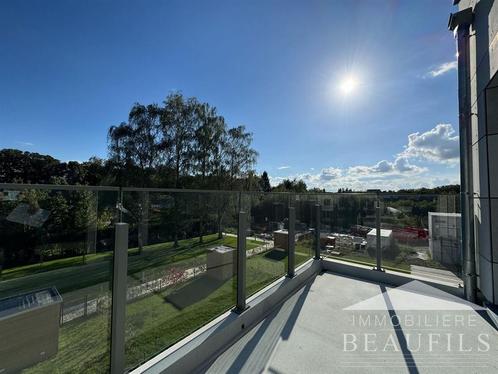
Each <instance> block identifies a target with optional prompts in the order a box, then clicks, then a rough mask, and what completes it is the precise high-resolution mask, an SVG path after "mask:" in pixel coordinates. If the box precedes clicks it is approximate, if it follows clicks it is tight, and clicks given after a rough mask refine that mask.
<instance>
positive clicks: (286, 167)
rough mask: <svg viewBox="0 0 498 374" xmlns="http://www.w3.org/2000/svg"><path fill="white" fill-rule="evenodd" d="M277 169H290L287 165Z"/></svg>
mask: <svg viewBox="0 0 498 374" xmlns="http://www.w3.org/2000/svg"><path fill="white" fill-rule="evenodd" d="M277 169H278V170H284V169H290V166H288V165H284V166H279V167H278V168H277Z"/></svg>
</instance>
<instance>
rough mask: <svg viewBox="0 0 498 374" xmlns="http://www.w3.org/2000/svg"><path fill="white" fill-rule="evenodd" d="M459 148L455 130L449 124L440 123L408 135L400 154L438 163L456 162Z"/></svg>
mask: <svg viewBox="0 0 498 374" xmlns="http://www.w3.org/2000/svg"><path fill="white" fill-rule="evenodd" d="M459 149H460V148H459V138H458V135H457V134H456V131H455V130H454V129H453V127H452V126H451V125H450V124H443V123H441V124H439V125H437V126H436V127H434V128H433V129H431V130H429V131H426V132H424V133H419V132H416V133H413V134H410V135H408V145H407V146H406V147H405V150H404V151H403V152H402V153H401V155H402V156H403V157H406V158H420V159H425V160H429V161H434V162H440V163H447V162H457V161H458V159H459V156H460V153H459V152H460V151H459Z"/></svg>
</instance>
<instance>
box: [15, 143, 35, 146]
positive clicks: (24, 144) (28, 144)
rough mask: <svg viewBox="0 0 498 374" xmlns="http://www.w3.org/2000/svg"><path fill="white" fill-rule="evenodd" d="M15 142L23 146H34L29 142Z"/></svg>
mask: <svg viewBox="0 0 498 374" xmlns="http://www.w3.org/2000/svg"><path fill="white" fill-rule="evenodd" d="M17 144H19V145H22V146H24V147H32V146H34V144H33V143H30V142H17Z"/></svg>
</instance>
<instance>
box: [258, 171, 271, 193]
mask: <svg viewBox="0 0 498 374" xmlns="http://www.w3.org/2000/svg"><path fill="white" fill-rule="evenodd" d="M259 189H260V190H261V191H263V192H270V191H271V185H270V178H268V173H267V172H266V171H263V174H261V179H260V180H259Z"/></svg>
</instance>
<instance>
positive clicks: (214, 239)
mask: <svg viewBox="0 0 498 374" xmlns="http://www.w3.org/2000/svg"><path fill="white" fill-rule="evenodd" d="M217 245H226V246H229V247H232V248H236V246H237V238H236V237H231V236H224V237H223V239H218V236H217V234H211V235H206V236H204V243H202V244H201V243H199V239H198V238H191V239H185V240H181V241H179V246H178V247H176V248H175V247H174V246H173V242H166V243H159V244H153V245H149V246H145V247H144V248H143V250H142V253H140V254H139V253H138V249H137V248H132V249H129V257H128V274H129V275H133V274H135V273H138V272H141V271H151V270H152V269H154V268H160V267H165V266H172V265H173V264H174V265H175V266H188V265H189V260H191V259H194V258H199V257H200V256H203V255H205V253H206V251H207V249H209V248H212V247H214V246H217ZM260 245H262V242H260V241H255V240H247V244H246V247H247V249H252V248H255V247H257V246H260ZM79 258H80V257H78V258H74V257H72V258H66V259H59V260H53V261H47V262H45V263H43V264H40V265H38V264H36V265H28V266H22V267H19V268H13V269H8V270H6V271H5V272H4V273H3V275H2V281H1V282H0V295H1V296H0V297H6V296H9V295H15V294H20V293H24V292H29V291H32V290H34V289H41V288H46V287H53V286H55V287H56V288H57V289H58V290H59V292H60V293H61V294H67V293H70V292H71V293H72V295H71V296H70V297H65V299H66V300H67V299H68V298H69V299H72V298H77V297H82V296H95V295H96V294H99V293H100V292H101V291H102V288H105V289H108V288H109V287H108V282H109V281H110V280H111V267H112V253H99V254H95V255H88V256H87V261H86V263H85V264H81V262H80V263H78V262H77V259H79ZM82 289H84V290H82Z"/></svg>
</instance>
